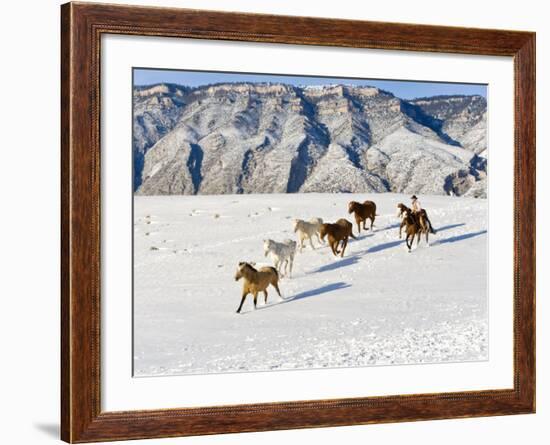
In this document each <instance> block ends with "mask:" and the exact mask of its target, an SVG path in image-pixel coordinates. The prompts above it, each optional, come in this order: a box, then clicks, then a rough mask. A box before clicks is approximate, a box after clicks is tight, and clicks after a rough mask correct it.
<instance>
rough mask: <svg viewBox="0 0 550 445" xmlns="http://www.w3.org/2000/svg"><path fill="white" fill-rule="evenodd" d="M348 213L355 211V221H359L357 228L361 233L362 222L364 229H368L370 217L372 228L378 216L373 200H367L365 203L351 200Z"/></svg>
mask: <svg viewBox="0 0 550 445" xmlns="http://www.w3.org/2000/svg"><path fill="white" fill-rule="evenodd" d="M348 213H349V214H352V213H355V222H356V223H357V230H358V231H359V233H361V223H363V229H365V230H368V229H367V227H366V223H367V219H370V230H371V231H372V226H373V224H374V219H375V218H376V204H375V203H374V202H372V201H365V202H364V203H363V204H361V203H360V202H357V201H351V202H350V203H349V204H348Z"/></svg>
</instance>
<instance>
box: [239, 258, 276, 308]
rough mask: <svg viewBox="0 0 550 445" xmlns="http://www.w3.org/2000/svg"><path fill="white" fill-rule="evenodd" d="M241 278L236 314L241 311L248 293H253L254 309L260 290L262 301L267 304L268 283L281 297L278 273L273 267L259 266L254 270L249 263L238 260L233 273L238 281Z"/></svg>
mask: <svg viewBox="0 0 550 445" xmlns="http://www.w3.org/2000/svg"><path fill="white" fill-rule="evenodd" d="M241 278H243V279H244V283H243V294H242V299H241V304H240V305H239V308H238V309H237V314H238V313H240V312H241V309H242V307H243V303H244V300H245V299H246V296H247V295H248V294H252V295H254V309H256V303H257V301H258V293H260V292H263V293H264V296H265V300H264V303H265V304H267V286H269V285H270V284H271V285H272V286H273V287H274V288H275V290H276V291H277V293H278V294H279V297H281V298H282V296H281V291H280V290H279V273H278V272H277V269H275V268H274V267H261V268H260V269H259V270H256V269H255V268H254V267H253V266H252V265H250V264H249V263H245V262H240V263H239V267H238V269H237V273H236V274H235V281H239V280H240V279H241Z"/></svg>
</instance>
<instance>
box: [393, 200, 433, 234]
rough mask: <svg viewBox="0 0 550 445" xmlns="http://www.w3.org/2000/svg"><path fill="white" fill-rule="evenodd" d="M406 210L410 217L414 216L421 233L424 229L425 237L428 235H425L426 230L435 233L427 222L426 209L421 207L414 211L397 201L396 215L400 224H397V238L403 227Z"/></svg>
mask: <svg viewBox="0 0 550 445" xmlns="http://www.w3.org/2000/svg"><path fill="white" fill-rule="evenodd" d="M407 212H409V213H410V215H411V217H412V218H414V219H415V220H416V221H417V223H418V224H419V225H420V227H421V229H422V233H424V232H425V231H426V237H427V236H428V235H427V233H428V232H430V233H435V232H434V230H433V229H432V226H431V224H430V223H429V220H428V215H427V213H426V210H424V209H422V210H420V212H418V213H414V212H413V211H412V209H410V208H409V207H407V206H406V205H405V204H403V203H399V204H397V217H398V218H401V224H400V225H399V239H401V232H402V230H403V227H405V218H404V215H405V214H406V213H407ZM426 242H427V239H426Z"/></svg>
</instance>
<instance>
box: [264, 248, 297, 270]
mask: <svg viewBox="0 0 550 445" xmlns="http://www.w3.org/2000/svg"><path fill="white" fill-rule="evenodd" d="M264 254H265V256H267V255H269V256H270V257H271V259H272V260H273V264H274V266H275V269H277V272H279V275H281V277H283V276H284V275H286V273H287V272H288V276H289V277H290V278H292V266H293V265H294V255H295V254H296V241H293V240H291V239H287V240H285V241H283V242H282V243H279V242H277V241H273V240H271V239H267V240H264ZM283 266H284V267H285V271H284V275H283Z"/></svg>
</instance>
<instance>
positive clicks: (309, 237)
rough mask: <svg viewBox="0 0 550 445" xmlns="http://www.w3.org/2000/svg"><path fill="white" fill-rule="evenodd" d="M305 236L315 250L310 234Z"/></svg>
mask: <svg viewBox="0 0 550 445" xmlns="http://www.w3.org/2000/svg"><path fill="white" fill-rule="evenodd" d="M307 238H308V239H309V245H310V246H311V248H312V249H313V250H315V246H314V245H313V240H312V239H311V236H308V237H307Z"/></svg>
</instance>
